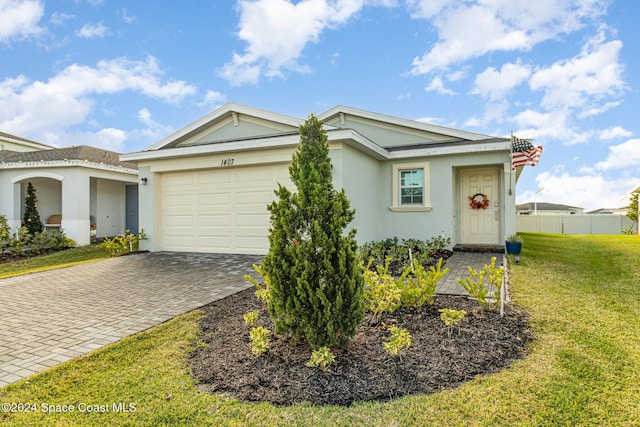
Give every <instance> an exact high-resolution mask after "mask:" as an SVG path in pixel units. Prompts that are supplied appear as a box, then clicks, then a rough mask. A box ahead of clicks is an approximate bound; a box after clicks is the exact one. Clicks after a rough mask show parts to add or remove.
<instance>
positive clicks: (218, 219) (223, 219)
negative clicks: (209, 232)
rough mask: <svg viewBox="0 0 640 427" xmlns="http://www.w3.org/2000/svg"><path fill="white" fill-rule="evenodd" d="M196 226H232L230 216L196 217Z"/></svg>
mask: <svg viewBox="0 0 640 427" xmlns="http://www.w3.org/2000/svg"><path fill="white" fill-rule="evenodd" d="M198 225H199V226H201V227H209V226H214V227H219V228H222V227H229V226H231V225H232V216H231V214H217V215H198ZM201 231H204V230H201Z"/></svg>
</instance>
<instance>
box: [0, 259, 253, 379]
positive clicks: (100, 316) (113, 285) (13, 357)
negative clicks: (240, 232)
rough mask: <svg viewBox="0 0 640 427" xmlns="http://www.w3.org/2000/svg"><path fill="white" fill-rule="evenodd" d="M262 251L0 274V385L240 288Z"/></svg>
mask: <svg viewBox="0 0 640 427" xmlns="http://www.w3.org/2000/svg"><path fill="white" fill-rule="evenodd" d="M261 259H262V257H257V256H250V255H213V254H188V253H162V252H161V253H149V254H140V255H133V256H125V257H119V258H112V259H109V260H105V261H99V262H93V263H89V264H84V265H79V266H75V267H70V268H64V269H60V270H53V271H47V272H42V273H37V274H31V275H27V276H20V277H14V278H10V279H4V280H0V298H1V299H2V303H0V386H3V385H7V384H10V383H12V382H15V381H17V380H19V379H21V378H25V377H27V376H30V375H32V374H34V373H36V372H40V371H42V370H44V369H46V368H48V367H51V366H54V365H58V364H60V363H61V362H64V361H66V360H69V359H71V358H73V357H76V356H78V355H81V354H85V353H88V352H90V351H92V350H95V349H97V348H100V347H103V346H105V345H107V344H110V343H113V342H116V341H118V340H120V339H122V338H124V337H126V336H129V335H132V334H135V333H137V332H140V331H143V330H145V329H148V328H150V327H152V326H154V325H157V324H158V323H162V322H165V321H167V320H169V319H171V318H173V317H175V316H177V315H179V314H182V313H186V312H188V311H190V310H193V309H195V308H198V307H201V306H203V305H205V304H208V303H210V302H212V301H215V300H217V299H221V298H224V297H226V296H228V295H231V294H233V293H235V292H238V291H240V290H242V289H245V288H247V287H249V286H251V284H250V283H248V282H247V281H246V280H245V279H244V275H245V274H247V273H251V272H253V269H252V268H251V265H252V264H253V263H256V262H257V263H260V261H261Z"/></svg>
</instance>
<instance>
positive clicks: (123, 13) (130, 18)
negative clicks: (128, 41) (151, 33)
mask: <svg viewBox="0 0 640 427" xmlns="http://www.w3.org/2000/svg"><path fill="white" fill-rule="evenodd" d="M118 15H119V16H120V18H122V20H123V21H124V22H125V23H126V24H133V23H134V22H136V19H137V18H136V17H135V16H134V15H129V11H128V10H127V9H126V8H124V7H123V8H122V9H119V10H118Z"/></svg>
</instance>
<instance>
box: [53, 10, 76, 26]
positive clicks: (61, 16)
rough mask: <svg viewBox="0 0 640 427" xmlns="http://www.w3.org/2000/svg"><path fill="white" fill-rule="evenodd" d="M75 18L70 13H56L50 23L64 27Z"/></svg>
mask: <svg viewBox="0 0 640 427" xmlns="http://www.w3.org/2000/svg"><path fill="white" fill-rule="evenodd" d="M73 18H75V15H70V14H68V13H62V12H54V13H53V14H52V15H51V18H49V22H51V23H52V24H53V25H64V24H65V23H66V22H67V21H70V20H72V19H73Z"/></svg>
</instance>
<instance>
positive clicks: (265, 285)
mask: <svg viewBox="0 0 640 427" xmlns="http://www.w3.org/2000/svg"><path fill="white" fill-rule="evenodd" d="M253 269H254V270H255V271H256V273H258V274H259V275H260V277H262V280H263V281H262V283H259V282H258V281H257V280H255V279H254V278H253V277H251V276H249V275H248V274H247V275H245V276H244V278H245V279H247V280H248V281H249V282H251V283H253V285H254V286H255V287H256V292H255V296H256V298H258V299H259V300H260V301H262V302H263V303H264V304H265V306H266V305H267V304H269V285H270V282H269V277H268V276H267V275H266V273H265V272H264V271H263V270H262V267H261V266H259V265H257V264H253Z"/></svg>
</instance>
